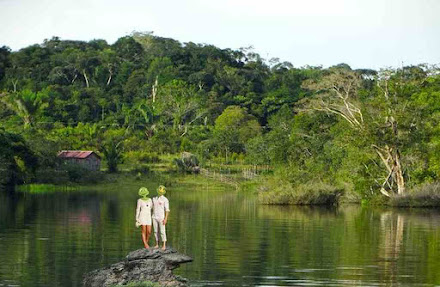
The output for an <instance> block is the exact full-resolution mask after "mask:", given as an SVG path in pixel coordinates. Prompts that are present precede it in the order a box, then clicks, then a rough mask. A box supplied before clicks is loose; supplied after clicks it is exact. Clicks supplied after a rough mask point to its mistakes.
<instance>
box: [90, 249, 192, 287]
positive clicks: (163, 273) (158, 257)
mask: <svg viewBox="0 0 440 287" xmlns="http://www.w3.org/2000/svg"><path fill="white" fill-rule="evenodd" d="M191 261H192V258H191V257H189V256H187V255H184V254H180V253H178V252H177V251H176V250H174V249H171V248H168V249H167V250H165V251H162V250H161V249H138V250H135V251H133V252H130V253H129V254H128V255H127V257H126V258H125V260H124V261H121V262H118V263H115V264H112V265H111V266H109V267H105V268H102V269H98V270H94V271H92V272H90V273H87V274H86V275H85V276H84V281H83V284H84V286H85V287H101V286H112V285H126V284H128V283H133V282H144V281H152V282H157V283H159V284H160V285H161V286H186V284H185V282H186V280H185V279H183V278H180V277H178V276H176V275H174V274H173V272H172V270H173V269H176V268H177V267H179V265H180V264H182V263H187V262H191Z"/></svg>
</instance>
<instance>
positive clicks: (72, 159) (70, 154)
mask: <svg viewBox="0 0 440 287" xmlns="http://www.w3.org/2000/svg"><path fill="white" fill-rule="evenodd" d="M58 157H59V158H61V159H62V160H64V162H66V163H69V164H77V165H80V166H82V167H84V168H86V169H88V170H92V171H98V170H100V169H101V157H100V156H99V155H98V154H97V153H95V152H94V151H84V150H62V151H60V152H58Z"/></svg>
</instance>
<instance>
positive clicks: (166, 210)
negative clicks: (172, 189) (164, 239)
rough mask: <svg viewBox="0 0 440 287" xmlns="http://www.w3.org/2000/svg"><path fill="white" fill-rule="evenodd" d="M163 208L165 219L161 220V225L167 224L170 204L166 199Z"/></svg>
mask: <svg viewBox="0 0 440 287" xmlns="http://www.w3.org/2000/svg"><path fill="white" fill-rule="evenodd" d="M164 205H165V206H164V208H165V218H164V220H163V225H166V224H167V221H168V213H170V202H169V201H168V198H167V199H166V200H165V204H164Z"/></svg>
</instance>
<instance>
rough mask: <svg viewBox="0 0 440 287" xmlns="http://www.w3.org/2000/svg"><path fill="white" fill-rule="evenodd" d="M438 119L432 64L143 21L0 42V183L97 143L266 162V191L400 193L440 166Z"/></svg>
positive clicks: (99, 147) (122, 157) (129, 151)
mask: <svg viewBox="0 0 440 287" xmlns="http://www.w3.org/2000/svg"><path fill="white" fill-rule="evenodd" d="M439 121H440V75H439V70H438V69H437V68H435V67H432V66H428V65H419V66H410V67H402V68H399V69H384V70H380V71H374V70H370V69H359V70H352V69H351V68H350V67H349V66H348V65H346V64H339V65H335V66H333V67H330V68H326V69H323V68H322V67H309V66H307V67H301V68H297V67H293V65H292V64H290V63H288V62H280V61H279V60H277V59H270V60H265V59H262V58H261V57H260V55H258V54H256V53H254V52H253V51H252V49H240V50H231V49H219V48H217V47H214V46H212V45H202V44H195V43H191V42H189V43H180V42H178V41H176V40H173V39H167V38H162V37H157V36H153V35H151V34H146V33H133V34H132V35H130V36H126V37H122V38H120V39H119V40H117V41H116V42H115V43H114V44H112V45H109V44H108V43H107V42H106V41H104V40H93V41H89V42H82V41H68V40H60V39H59V38H56V37H54V38H52V39H50V40H46V41H44V43H42V44H36V45H33V46H30V47H27V48H23V49H21V50H19V51H17V52H12V51H11V50H10V49H8V48H7V47H3V48H0V173H1V175H0V178H1V179H0V180H1V181H2V182H1V183H2V184H4V185H5V184H16V183H21V182H23V181H26V182H32V181H50V178H51V176H50V175H53V172H54V171H55V170H57V169H59V166H58V165H59V163H58V162H57V158H56V153H57V151H59V150H62V149H83V150H95V151H98V152H100V153H101V155H102V156H103V157H104V158H105V159H106V161H107V164H108V168H109V170H111V171H113V170H114V171H115V170H117V165H118V163H120V162H122V161H123V162H125V163H131V166H134V167H136V168H138V169H141V168H142V165H143V164H144V163H145V162H148V161H151V160H154V159H155V158H157V156H158V155H161V154H176V153H179V152H182V151H188V152H191V153H194V154H196V155H197V156H198V157H199V158H200V159H201V161H202V162H203V161H206V160H218V161H223V162H224V163H234V162H235V163H236V162H240V163H248V164H255V165H267V166H270V167H271V168H272V169H273V170H274V172H273V174H271V175H269V176H267V179H266V182H265V183H262V186H263V188H262V189H261V190H263V191H266V193H267V194H278V195H279V194H283V193H286V192H287V191H289V190H295V189H302V190H306V189H307V188H305V187H308V188H310V186H316V184H320V185H325V186H329V187H334V188H338V189H343V190H345V191H350V192H354V193H355V194H357V195H359V196H360V197H361V198H365V199H370V198H372V197H375V196H386V197H389V196H392V195H393V194H401V195H404V194H407V193H409V192H410V190H412V189H414V188H415V187H417V186H420V185H422V184H424V183H432V182H435V181H437V180H438V178H439V176H440V130H439V125H438V123H439ZM272 203H273V202H272ZM275 203H276V202H275Z"/></svg>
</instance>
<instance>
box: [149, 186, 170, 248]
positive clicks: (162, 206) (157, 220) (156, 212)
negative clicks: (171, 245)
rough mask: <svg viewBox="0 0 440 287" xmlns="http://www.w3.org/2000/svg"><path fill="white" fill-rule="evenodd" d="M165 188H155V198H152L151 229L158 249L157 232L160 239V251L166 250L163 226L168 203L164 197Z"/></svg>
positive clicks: (168, 206) (168, 209) (167, 211)
mask: <svg viewBox="0 0 440 287" xmlns="http://www.w3.org/2000/svg"><path fill="white" fill-rule="evenodd" d="M165 193H166V189H165V186H163V185H159V187H158V188H157V196H156V197H154V198H153V228H154V237H155V238H156V246H154V248H158V247H159V232H160V237H161V239H162V250H165V249H166V243H167V234H166V231H165V225H166V224H167V220H168V213H169V212H170V203H169V201H168V198H166V197H165Z"/></svg>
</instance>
